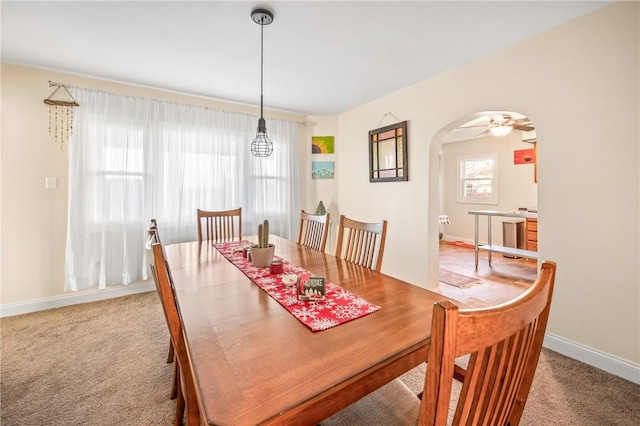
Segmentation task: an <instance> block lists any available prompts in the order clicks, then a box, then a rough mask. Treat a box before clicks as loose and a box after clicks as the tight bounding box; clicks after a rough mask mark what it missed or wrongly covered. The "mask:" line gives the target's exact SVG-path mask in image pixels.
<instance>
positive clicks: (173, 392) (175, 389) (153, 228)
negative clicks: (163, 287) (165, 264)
mask: <svg viewBox="0 0 640 426" xmlns="http://www.w3.org/2000/svg"><path fill="white" fill-rule="evenodd" d="M151 232H153V234H154V235H155V241H156V242H158V243H160V244H162V243H161V241H160V231H159V230H158V223H157V222H156V220H155V219H151V223H150V224H149V226H148V227H147V233H148V235H150V233H151ZM153 280H154V283H155V285H156V291H157V292H158V296H160V290H159V286H158V282H157V280H156V279H155V276H154V279H153ZM160 300H162V297H160ZM173 358H174V350H173V343H171V338H169V351H168V354H167V364H169V363H172V362H173ZM178 380H179V376H178V364H177V363H176V364H174V373H173V382H172V385H171V395H170V396H171V399H175V398H176V397H177V396H178Z"/></svg>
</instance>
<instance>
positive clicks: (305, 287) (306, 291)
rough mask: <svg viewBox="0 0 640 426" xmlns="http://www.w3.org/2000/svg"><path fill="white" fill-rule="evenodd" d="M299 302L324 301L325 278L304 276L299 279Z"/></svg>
mask: <svg viewBox="0 0 640 426" xmlns="http://www.w3.org/2000/svg"><path fill="white" fill-rule="evenodd" d="M297 288H298V300H324V299H325V287H324V277H314V276H311V275H310V274H302V275H301V276H299V277H298V283H297Z"/></svg>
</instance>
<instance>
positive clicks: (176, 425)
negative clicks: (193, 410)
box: [173, 386, 185, 426]
mask: <svg viewBox="0 0 640 426" xmlns="http://www.w3.org/2000/svg"><path fill="white" fill-rule="evenodd" d="M184 408H185V400H184V395H183V394H182V386H178V397H177V399H176V417H175V419H174V420H173V426H182V419H183V417H184Z"/></svg>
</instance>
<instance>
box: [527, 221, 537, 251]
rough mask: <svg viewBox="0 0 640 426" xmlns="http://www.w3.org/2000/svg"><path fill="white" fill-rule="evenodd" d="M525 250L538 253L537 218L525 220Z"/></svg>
mask: <svg viewBox="0 0 640 426" xmlns="http://www.w3.org/2000/svg"><path fill="white" fill-rule="evenodd" d="M526 227H527V250H531V251H538V218H527V225H526Z"/></svg>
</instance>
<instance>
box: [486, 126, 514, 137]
mask: <svg viewBox="0 0 640 426" xmlns="http://www.w3.org/2000/svg"><path fill="white" fill-rule="evenodd" d="M512 128H513V127H511V126H505V125H500V126H495V127H492V128H491V129H489V130H490V131H491V133H492V134H493V135H494V136H505V135H508V134H509V132H511V129H512Z"/></svg>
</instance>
